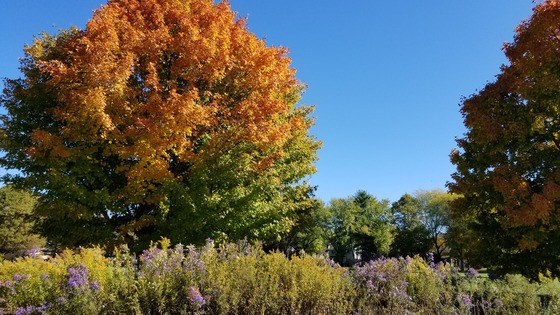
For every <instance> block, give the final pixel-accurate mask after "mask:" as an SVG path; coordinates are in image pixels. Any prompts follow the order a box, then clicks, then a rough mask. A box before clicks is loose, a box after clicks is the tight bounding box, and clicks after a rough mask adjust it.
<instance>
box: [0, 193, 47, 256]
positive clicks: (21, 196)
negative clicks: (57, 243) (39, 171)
mask: <svg viewBox="0 0 560 315" xmlns="http://www.w3.org/2000/svg"><path fill="white" fill-rule="evenodd" d="M36 204H37V199H36V198H35V197H33V196H32V195H31V194H30V193H29V192H27V191H22V190H16V189H14V188H13V187H10V186H4V187H2V188H0V255H4V256H5V257H13V256H19V255H22V254H24V253H25V251H26V250H29V249H32V248H40V247H42V246H43V245H44V244H45V241H44V240H43V239H42V238H41V237H40V236H39V235H38V234H37V233H35V230H34V226H35V223H36V222H35V216H34V215H33V210H34V208H35V206H36Z"/></svg>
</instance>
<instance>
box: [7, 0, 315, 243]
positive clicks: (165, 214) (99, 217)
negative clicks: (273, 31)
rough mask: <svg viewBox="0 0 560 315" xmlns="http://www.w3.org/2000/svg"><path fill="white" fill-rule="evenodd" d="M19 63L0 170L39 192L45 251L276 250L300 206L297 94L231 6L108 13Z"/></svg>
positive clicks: (47, 38) (307, 147)
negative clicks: (256, 245)
mask: <svg viewBox="0 0 560 315" xmlns="http://www.w3.org/2000/svg"><path fill="white" fill-rule="evenodd" d="M24 51H25V58H23V60H22V62H21V70H22V72H23V78H21V79H7V80H6V89H5V91H4V93H3V95H2V98H1V101H0V102H1V104H2V106H3V107H4V108H5V109H6V110H7V115H5V116H4V117H2V126H1V130H2V133H1V135H2V138H1V148H2V150H3V152H4V157H3V158H2V160H1V161H0V162H1V163H0V164H1V165H2V166H3V167H5V168H8V169H15V170H19V173H17V174H16V175H11V176H6V177H5V178H4V180H5V181H6V182H8V183H13V184H16V185H19V186H21V187H27V188H30V189H32V190H33V191H34V192H35V193H37V194H38V195H39V205H38V207H37V211H38V213H39V214H41V215H42V216H44V217H45V220H44V222H43V226H42V231H43V233H44V234H45V235H47V236H49V237H50V238H56V241H59V242H62V243H64V244H67V245H85V244H91V243H105V244H112V243H115V242H132V241H138V240H139V239H140V240H144V241H145V242H147V241H148V240H149V239H151V238H154V237H156V238H159V235H161V234H163V235H169V236H170V237H171V238H172V239H173V240H174V241H177V242H186V243H202V242H204V239H205V238H207V237H212V238H215V239H216V240H226V239H237V238H242V237H243V236H247V237H250V238H259V239H261V240H263V241H266V240H278V239H280V238H281V236H282V235H284V234H285V233H287V232H288V231H289V230H290V228H291V227H292V226H293V224H294V220H293V219H292V218H293V214H294V213H295V212H296V211H297V209H298V208H299V207H300V206H303V207H308V203H309V202H310V201H309V196H310V194H311V192H312V189H311V187H309V185H308V184H307V183H306V181H305V179H306V177H307V176H309V175H310V174H312V173H314V172H315V168H314V166H313V162H314V161H315V159H316V151H317V149H318V147H319V142H318V141H316V140H315V139H313V137H311V136H309V135H308V129H309V128H310V126H311V125H312V124H313V119H312V118H311V117H310V113H311V111H312V108H311V107H309V106H303V105H299V106H296V104H297V102H298V101H299V99H300V96H301V93H302V92H303V88H304V86H303V84H302V83H301V82H299V81H298V80H297V79H296V77H295V69H293V68H291V67H290V62H291V61H290V59H289V58H288V57H287V52H288V51H287V49H285V48H281V47H268V46H267V45H266V44H265V42H264V41H263V40H260V39H258V38H257V37H256V36H255V35H253V34H252V33H250V32H249V30H248V29H247V27H246V25H245V21H244V20H243V19H239V18H237V17H236V14H235V13H234V12H233V11H232V10H231V8H230V6H229V4H228V3H227V1H223V2H219V3H217V4H214V3H213V1H211V0H190V1H176V0H111V1H109V2H108V4H106V5H104V6H102V7H101V8H100V9H99V10H97V11H96V12H95V13H94V15H93V17H92V19H91V20H90V21H89V22H88V23H87V26H86V28H85V29H84V30H79V29H76V28H73V29H70V30H65V31H61V32H60V33H59V34H56V35H49V34H42V35H41V36H39V37H37V38H36V40H35V41H34V43H33V44H32V45H30V46H27V47H25V50H24ZM53 231H56V232H53ZM155 235H157V236H155Z"/></svg>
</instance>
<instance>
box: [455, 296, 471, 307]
mask: <svg viewBox="0 0 560 315" xmlns="http://www.w3.org/2000/svg"><path fill="white" fill-rule="evenodd" d="M458 298H459V300H460V301H461V302H462V303H463V304H465V305H466V306H467V307H469V308H470V307H473V306H474V304H473V302H472V300H471V297H470V296H469V295H468V294H462V293H459V296H458Z"/></svg>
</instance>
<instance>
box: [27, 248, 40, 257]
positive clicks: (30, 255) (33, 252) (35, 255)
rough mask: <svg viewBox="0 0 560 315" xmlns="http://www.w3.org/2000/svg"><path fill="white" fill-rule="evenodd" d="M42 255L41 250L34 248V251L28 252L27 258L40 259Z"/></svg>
mask: <svg viewBox="0 0 560 315" xmlns="http://www.w3.org/2000/svg"><path fill="white" fill-rule="evenodd" d="M40 253H41V249H40V248H32V249H30V250H28V251H27V256H29V257H31V258H38V257H39V254H40Z"/></svg>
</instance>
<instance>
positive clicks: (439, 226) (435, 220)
mask: <svg viewBox="0 0 560 315" xmlns="http://www.w3.org/2000/svg"><path fill="white" fill-rule="evenodd" d="M455 198H456V196H454V195H451V194H448V193H446V192H444V191H442V190H438V189H436V190H432V191H419V192H417V193H416V199H417V200H418V202H419V204H420V208H421V209H422V214H423V215H422V224H423V225H424V227H425V229H426V230H427V231H428V236H429V240H430V247H431V248H430V250H431V251H433V253H434V260H435V261H436V262H439V261H441V260H442V259H443V256H444V254H447V252H448V251H449V246H448V244H447V235H446V234H447V231H448V229H449V226H450V225H451V219H450V216H449V214H450V212H451V209H450V206H451V201H452V200H454V199H455Z"/></svg>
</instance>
